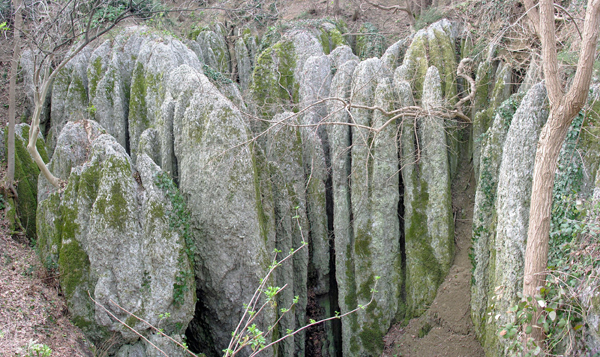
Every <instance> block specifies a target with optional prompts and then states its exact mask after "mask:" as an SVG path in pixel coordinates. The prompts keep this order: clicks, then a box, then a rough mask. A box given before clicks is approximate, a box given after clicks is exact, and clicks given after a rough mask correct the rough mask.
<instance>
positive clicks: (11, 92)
mask: <svg viewBox="0 0 600 357" xmlns="http://www.w3.org/2000/svg"><path fill="white" fill-rule="evenodd" d="M13 7H14V8H15V22H14V24H15V26H14V31H13V44H14V49H13V56H12V63H11V65H10V84H9V88H8V140H7V145H8V150H7V151H8V152H7V161H8V169H7V173H6V184H7V188H9V189H11V190H13V191H14V182H15V116H16V109H17V100H16V91H17V71H18V70H19V56H20V55H21V54H20V52H21V47H20V46H21V41H20V40H21V33H20V29H21V23H22V19H21V0H14V1H13Z"/></svg>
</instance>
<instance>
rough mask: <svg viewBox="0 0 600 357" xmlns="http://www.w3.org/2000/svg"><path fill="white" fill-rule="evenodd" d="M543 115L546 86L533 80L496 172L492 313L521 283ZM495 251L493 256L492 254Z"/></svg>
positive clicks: (506, 302)
mask: <svg viewBox="0 0 600 357" xmlns="http://www.w3.org/2000/svg"><path fill="white" fill-rule="evenodd" d="M547 118H548V104H547V99H546V89H545V87H544V85H543V84H541V83H539V84H536V85H535V86H533V87H532V88H531V89H530V90H529V92H527V94H526V95H525V97H524V98H523V101H522V102H521V105H520V106H519V108H518V109H517V112H516V113H515V115H514V117H513V120H512V123H511V125H510V129H509V130H508V133H507V135H506V141H505V142H504V148H503V151H502V163H501V164H500V170H499V174H498V190H497V200H496V207H495V209H496V212H497V222H498V223H497V226H496V238H495V242H494V243H495V244H494V246H492V247H490V249H491V250H492V253H491V255H492V258H490V259H491V262H490V266H494V267H495V270H494V271H493V272H490V273H491V274H493V278H491V279H490V281H489V284H490V289H495V288H497V287H498V290H497V291H496V293H497V294H498V295H499V296H500V297H501V299H500V300H498V301H497V303H496V304H495V307H494V310H493V311H492V315H495V314H496V313H497V312H499V311H506V310H507V309H508V307H509V306H511V305H512V304H514V302H515V301H516V300H517V295H516V294H517V291H520V290H521V288H522V280H523V277H522V275H523V263H524V258H525V245H526V243H525V240H526V237H527V227H528V222H529V204H530V199H531V182H532V176H533V165H534V160H535V152H536V147H537V142H538V137H539V134H540V131H541V128H542V126H543V125H544V123H545V122H546V119H547ZM494 256H495V259H494ZM506 322H507V321H506V317H504V318H503V317H501V318H500V319H498V320H496V321H492V323H491V324H488V325H487V326H486V335H487V334H490V335H493V334H495V332H496V327H497V326H499V325H502V324H505V323H506Z"/></svg>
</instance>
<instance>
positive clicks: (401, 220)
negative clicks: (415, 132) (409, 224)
mask: <svg viewBox="0 0 600 357" xmlns="http://www.w3.org/2000/svg"><path fill="white" fill-rule="evenodd" d="M398 144H399V145H398V146H399V147H400V148H401V146H400V140H398ZM398 194H399V196H398V198H399V199H398V222H399V223H400V226H399V230H400V232H399V233H400V234H399V237H400V269H401V271H400V276H401V277H402V278H401V281H402V285H401V287H400V294H401V297H402V301H403V302H405V301H406V237H405V235H404V180H403V177H402V150H401V149H400V150H398Z"/></svg>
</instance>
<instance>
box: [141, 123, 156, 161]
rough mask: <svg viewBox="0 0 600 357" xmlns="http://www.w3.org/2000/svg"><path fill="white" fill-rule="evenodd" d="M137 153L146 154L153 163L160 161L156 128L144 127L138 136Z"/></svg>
mask: <svg viewBox="0 0 600 357" xmlns="http://www.w3.org/2000/svg"><path fill="white" fill-rule="evenodd" d="M139 145H140V146H139V149H138V154H139V155H141V154H146V155H148V157H150V159H152V161H153V162H155V163H160V162H161V156H160V138H159V133H158V130H156V129H154V128H150V129H146V130H144V132H143V133H142V135H141V136H140V144H139Z"/></svg>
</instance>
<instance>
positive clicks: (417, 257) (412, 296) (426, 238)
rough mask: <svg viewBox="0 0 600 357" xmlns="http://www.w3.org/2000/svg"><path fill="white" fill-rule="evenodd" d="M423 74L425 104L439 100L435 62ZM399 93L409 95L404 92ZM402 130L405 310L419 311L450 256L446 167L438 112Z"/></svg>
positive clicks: (451, 228) (429, 298)
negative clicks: (433, 65)
mask: <svg viewBox="0 0 600 357" xmlns="http://www.w3.org/2000/svg"><path fill="white" fill-rule="evenodd" d="M425 79H426V80H425V82H424V86H423V95H422V101H423V105H424V107H425V108H426V109H427V108H429V109H433V108H436V107H439V106H441V105H442V93H441V81H440V78H439V73H438V71H437V69H436V67H430V68H429V70H428V71H427V76H426V78H425ZM400 84H401V83H400ZM401 96H402V94H401ZM403 97H404V98H410V97H409V96H408V95H407V94H404V95H403ZM415 126H416V128H415ZM403 133H406V135H404V134H403V137H402V138H403V140H402V176H403V182H404V232H405V242H406V260H407V261H406V294H407V304H408V305H409V307H408V308H409V309H410V313H411V314H419V313H420V312H421V311H419V309H420V307H421V306H426V305H427V304H429V303H430V302H431V301H432V300H433V298H434V297H435V293H436V291H437V286H439V284H440V283H441V281H442V279H443V277H444V276H445V274H446V272H447V271H448V268H449V267H450V263H451V262H452V258H453V248H454V244H453V243H454V242H453V237H454V235H453V234H454V226H453V222H452V205H451V197H450V176H449V175H450V171H449V163H448V153H447V150H446V137H445V131H444V123H443V119H442V118H437V117H433V116H431V117H425V118H418V119H417V120H416V122H415V121H414V120H412V123H411V121H408V123H407V125H406V126H405V127H404V129H403ZM410 133H416V134H415V135H417V136H418V137H417V138H415V136H411V135H410Z"/></svg>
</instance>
